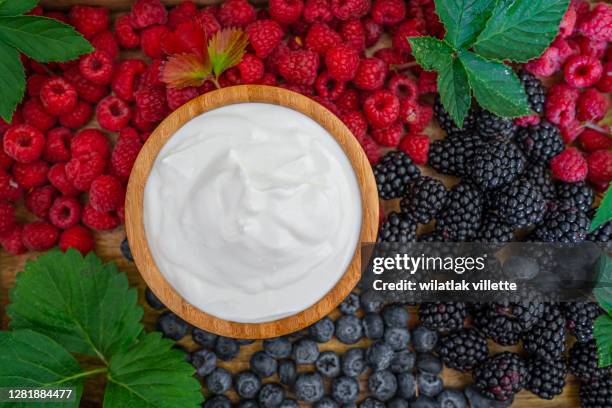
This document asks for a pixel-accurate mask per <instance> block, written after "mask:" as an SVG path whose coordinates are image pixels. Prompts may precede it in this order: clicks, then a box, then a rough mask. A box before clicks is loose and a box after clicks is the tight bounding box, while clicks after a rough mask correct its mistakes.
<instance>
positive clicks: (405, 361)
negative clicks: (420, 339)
mask: <svg viewBox="0 0 612 408" xmlns="http://www.w3.org/2000/svg"><path fill="white" fill-rule="evenodd" d="M415 362H416V356H415V355H414V353H413V352H411V351H410V350H400V351H396V352H395V353H393V358H392V359H391V365H390V366H389V369H390V370H391V371H392V372H394V373H396V374H399V373H406V372H409V371H412V369H413V368H414V364H415Z"/></svg>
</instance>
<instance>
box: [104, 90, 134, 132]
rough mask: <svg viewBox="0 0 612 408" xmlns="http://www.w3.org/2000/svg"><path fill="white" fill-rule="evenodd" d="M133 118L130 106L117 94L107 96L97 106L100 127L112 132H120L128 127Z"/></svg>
mask: <svg viewBox="0 0 612 408" xmlns="http://www.w3.org/2000/svg"><path fill="white" fill-rule="evenodd" d="M131 118H132V111H131V109H130V106H129V105H128V104H127V103H125V102H124V101H123V100H121V99H119V98H117V97H116V96H112V95H110V96H107V97H106V98H104V99H102V100H101V101H100V103H99V104H98V106H97V107H96V119H97V120H98V123H99V124H100V127H101V128H102V129H105V130H110V131H111V132H118V131H119V130H121V129H123V128H124V127H126V126H127V125H128V124H129V123H130V119H131Z"/></svg>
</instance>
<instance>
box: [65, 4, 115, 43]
mask: <svg viewBox="0 0 612 408" xmlns="http://www.w3.org/2000/svg"><path fill="white" fill-rule="evenodd" d="M69 17H70V24H72V25H73V26H74V27H75V28H76V29H77V31H79V32H80V33H81V34H83V36H85V38H87V39H92V38H93V37H95V35H96V34H99V33H101V32H102V31H105V30H106V29H108V24H109V21H110V17H109V11H108V9H107V8H104V7H89V6H74V7H72V8H71V9H70V15H69Z"/></svg>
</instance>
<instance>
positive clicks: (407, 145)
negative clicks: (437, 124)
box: [399, 134, 429, 165]
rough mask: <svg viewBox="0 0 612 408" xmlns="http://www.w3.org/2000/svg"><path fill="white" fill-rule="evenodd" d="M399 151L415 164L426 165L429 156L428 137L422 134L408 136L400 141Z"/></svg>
mask: <svg viewBox="0 0 612 408" xmlns="http://www.w3.org/2000/svg"><path fill="white" fill-rule="evenodd" d="M399 148H400V150H402V151H403V152H405V153H406V154H407V155H408V156H410V158H411V159H412V161H413V162H414V163H415V164H422V165H424V164H427V157H428V154H429V137H428V136H427V135H422V134H410V135H408V136H406V137H405V138H404V139H402V142H401V143H400V145H399Z"/></svg>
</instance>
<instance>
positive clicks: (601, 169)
mask: <svg viewBox="0 0 612 408" xmlns="http://www.w3.org/2000/svg"><path fill="white" fill-rule="evenodd" d="M587 163H588V165H589V176H588V179H589V181H590V182H592V183H594V184H609V183H610V181H611V180H612V151H610V150H597V151H595V152H593V153H591V154H589V155H588V157H587Z"/></svg>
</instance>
